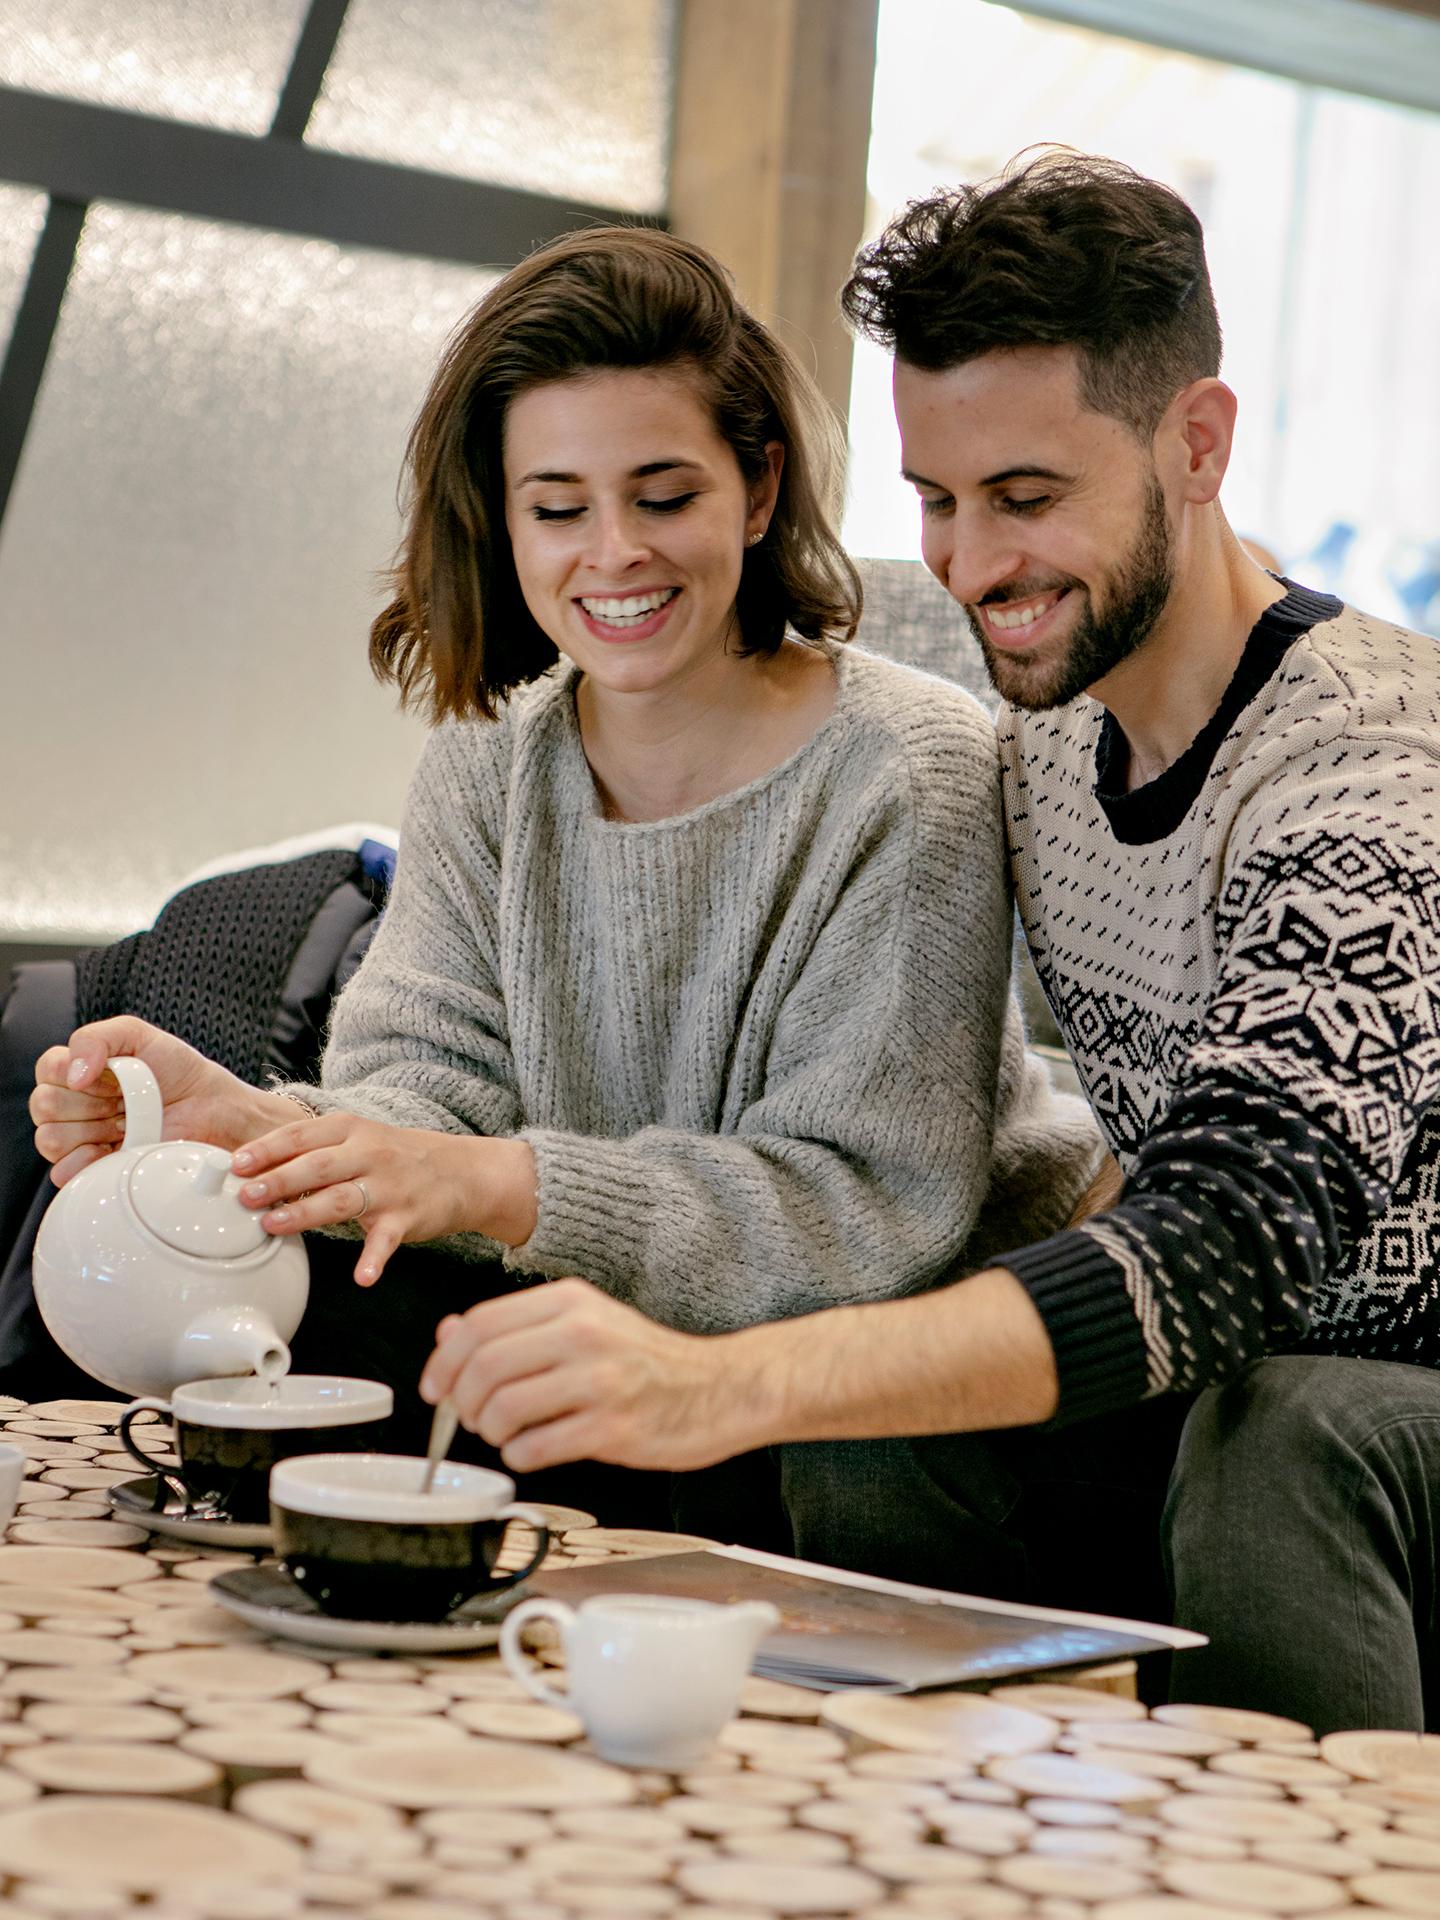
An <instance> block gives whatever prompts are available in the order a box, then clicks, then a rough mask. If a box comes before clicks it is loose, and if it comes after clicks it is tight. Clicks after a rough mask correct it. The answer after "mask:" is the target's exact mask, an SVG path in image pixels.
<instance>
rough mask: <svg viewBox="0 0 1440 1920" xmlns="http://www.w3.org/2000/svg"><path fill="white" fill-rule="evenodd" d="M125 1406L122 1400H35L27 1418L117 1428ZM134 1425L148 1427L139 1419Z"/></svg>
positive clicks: (142, 1419) (144, 1421)
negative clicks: (71, 1421)
mask: <svg viewBox="0 0 1440 1920" xmlns="http://www.w3.org/2000/svg"><path fill="white" fill-rule="evenodd" d="M125 1406H126V1403H125V1401H123V1400H37V1401H36V1402H35V1404H34V1405H33V1406H32V1407H31V1408H30V1409H29V1416H30V1418H31V1419H42V1420H77V1421H79V1422H80V1423H81V1424H82V1425H85V1426H90V1425H93V1426H97V1427H118V1426H119V1424H120V1416H121V1414H122V1413H124V1411H125ZM135 1424H136V1425H137V1426H148V1425H149V1424H150V1423H149V1422H148V1421H146V1420H145V1419H144V1418H143V1417H141V1418H137V1420H136V1422H135ZM156 1424H158V1420H157V1422H156Z"/></svg>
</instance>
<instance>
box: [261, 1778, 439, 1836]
mask: <svg viewBox="0 0 1440 1920" xmlns="http://www.w3.org/2000/svg"><path fill="white" fill-rule="evenodd" d="M232 1805H233V1807H234V1810H235V1812H236V1813H243V1814H244V1816H245V1818H246V1819H247V1820H258V1821H259V1823H260V1825H261V1826H262V1827H277V1828H278V1829H279V1830H280V1831H281V1832H282V1833H293V1834H295V1835H297V1836H298V1837H299V1838H301V1839H305V1840H309V1839H313V1838H314V1837H315V1835H317V1834H321V1833H324V1834H331V1833H335V1832H336V1831H339V1832H343V1833H359V1834H372V1833H374V1832H376V1831H377V1830H379V1831H382V1832H383V1831H385V1830H387V1829H392V1828H393V1829H396V1830H398V1829H399V1827H400V1824H401V1821H400V1815H399V1814H398V1813H397V1812H396V1811H395V1809H394V1808H393V1807H387V1806H385V1805H383V1804H381V1805H378V1806H377V1805H376V1803H375V1802H374V1801H373V1800H361V1799H358V1798H356V1796H355V1795H353V1794H345V1793H334V1792H330V1791H328V1790H327V1789H325V1788H324V1787H317V1786H312V1785H311V1784H310V1783H309V1782H308V1781H305V1780H257V1781H255V1782H254V1784H253V1785H251V1786H248V1787H242V1788H241V1789H240V1791H239V1792H238V1793H237V1794H236V1795H235V1798H234V1801H233V1802H232Z"/></svg>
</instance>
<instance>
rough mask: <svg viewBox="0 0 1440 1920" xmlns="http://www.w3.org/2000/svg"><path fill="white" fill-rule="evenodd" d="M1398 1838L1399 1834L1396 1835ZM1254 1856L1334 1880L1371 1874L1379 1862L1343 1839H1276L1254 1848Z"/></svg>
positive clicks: (1271, 1864) (1274, 1863)
mask: <svg viewBox="0 0 1440 1920" xmlns="http://www.w3.org/2000/svg"><path fill="white" fill-rule="evenodd" d="M1397 1837H1398V1836H1397ZM1255 1858H1256V1859H1257V1860H1262V1861H1263V1862H1264V1863H1265V1865H1266V1866H1267V1867H1291V1868H1293V1869H1294V1871H1295V1872H1296V1873H1318V1874H1328V1875H1329V1877H1330V1878H1331V1879H1332V1880H1349V1879H1350V1878H1352V1876H1353V1875H1355V1874H1357V1873H1369V1872H1370V1871H1371V1870H1372V1869H1373V1868H1374V1867H1375V1866H1376V1865H1377V1864H1378V1863H1377V1862H1376V1860H1375V1858H1374V1856H1373V1854H1369V1853H1363V1852H1362V1851H1361V1850H1360V1849H1359V1848H1358V1847H1355V1846H1352V1845H1350V1844H1349V1843H1347V1842H1345V1841H1340V1840H1310V1841H1305V1840H1288V1841H1287V1840H1273V1841H1265V1842H1264V1843H1262V1844H1261V1845H1260V1846H1258V1847H1256V1849H1255Z"/></svg>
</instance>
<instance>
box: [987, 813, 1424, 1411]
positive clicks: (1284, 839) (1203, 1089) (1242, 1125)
mask: <svg viewBox="0 0 1440 1920" xmlns="http://www.w3.org/2000/svg"><path fill="white" fill-rule="evenodd" d="M1377 798H1379V796H1377V793H1376V791H1375V790H1374V788H1373V786H1370V787H1366V788H1365V789H1364V790H1361V789H1360V788H1359V786H1358V785H1357V784H1356V783H1354V782H1353V781H1352V782H1347V783H1337V785H1336V787H1335V788H1334V789H1333V790H1332V791H1330V792H1328V793H1327V792H1325V791H1324V790H1323V788H1322V789H1317V790H1316V791H1315V792H1313V793H1311V794H1309V795H1307V796H1306V802H1305V805H1304V806H1303V807H1302V808H1297V807H1296V806H1295V805H1294V804H1293V796H1292V800H1291V804H1289V805H1288V806H1286V807H1285V808H1283V809H1282V810H1280V811H1279V812H1278V814H1277V821H1276V823H1274V830H1273V831H1267V830H1266V827H1265V824H1264V823H1263V822H1260V823H1258V824H1256V823H1252V824H1251V828H1250V830H1248V831H1246V832H1243V833H1241V832H1236V833H1234V834H1232V837H1231V844H1232V845H1233V846H1237V848H1238V851H1237V852H1236V854H1235V856H1234V859H1233V863H1231V864H1227V867H1226V871H1225V877H1224V884H1223V887H1222V890H1221V897H1220V899H1219V900H1218V902H1217V903H1216V908H1215V940H1216V946H1217V950H1218V955H1219V964H1218V970H1217V980H1216V990H1215V993H1214V994H1213V996H1212V998H1211V1000H1210V1003H1209V1006H1208V1008H1207V1011H1206V1015H1205V1019H1204V1022H1203V1025H1202V1027H1201V1031H1200V1034H1199V1036H1198V1039H1197V1041H1196V1043H1195V1044H1194V1045H1193V1047H1192V1048H1191V1049H1190V1051H1189V1054H1188V1057H1187V1058H1186V1059H1185V1061H1184V1062H1183V1065H1182V1066H1181V1068H1180V1070H1179V1071H1178V1072H1177V1074H1176V1076H1175V1081H1174V1094H1173V1098H1172V1099H1171V1101H1170V1104H1169V1106H1168V1109H1167V1110H1166V1111H1165V1112H1164V1114H1163V1116H1162V1118H1161V1119H1160V1121H1159V1122H1158V1123H1157V1124H1156V1125H1155V1126H1154V1127H1152V1129H1151V1130H1150V1132H1149V1133H1148V1135H1147V1137H1146V1139H1145V1141H1144V1143H1143V1145H1142V1146H1141V1148H1140V1149H1139V1151H1138V1152H1137V1154H1136V1155H1135V1157H1134V1160H1133V1163H1132V1165H1131V1167H1130V1169H1129V1177H1128V1179H1127V1182H1126V1186H1125V1190H1124V1193H1123V1195H1122V1197H1121V1200H1120V1203H1119V1204H1118V1205H1117V1206H1116V1207H1115V1208H1114V1209H1112V1210H1111V1211H1110V1212H1108V1213H1106V1214H1104V1215H1102V1216H1101V1217H1099V1218H1098V1219H1096V1220H1094V1221H1090V1222H1087V1223H1086V1224H1085V1225H1084V1226H1083V1227H1079V1228H1075V1229H1071V1230H1068V1231H1066V1232H1064V1233H1061V1234H1058V1235H1056V1236H1054V1237H1053V1238H1052V1239H1050V1240H1047V1241H1044V1242H1042V1243H1040V1244H1039V1245H1036V1246H1031V1247H1027V1248H1025V1249H1023V1250H1022V1251H1020V1252H1017V1253H1014V1254H1010V1255H1006V1256H1005V1257H1004V1258H1003V1259H1002V1260H1000V1261H998V1262H997V1264H998V1265H1001V1266H1004V1267H1007V1268H1008V1269H1009V1270H1010V1271H1011V1272H1013V1273H1014V1274H1016V1276H1017V1277H1018V1278H1019V1279H1020V1281H1021V1282H1022V1284H1023V1285H1024V1286H1025V1287H1026V1289H1027V1290H1028V1291H1029V1293H1030V1295H1031V1298H1032V1299H1033V1300H1034V1302H1035V1305H1036V1306H1037V1308H1038V1309H1039V1311H1040V1313H1041V1315H1042V1316H1043V1318H1044V1320H1045V1322H1046V1326H1047V1330H1048V1332H1049V1334H1050V1338H1051V1341H1052V1343H1053V1346H1054V1349H1055V1355H1056V1360H1057V1364H1058V1368H1059V1374H1060V1396H1061V1397H1060V1417H1061V1418H1062V1419H1075V1418H1082V1417H1085V1416H1089V1415H1093V1414H1097V1413H1101V1412H1104V1411H1106V1410H1107V1409H1109V1408H1112V1407H1117V1406H1122V1405H1125V1404H1128V1403H1129V1402H1131V1401H1133V1400H1136V1399H1139V1398H1143V1397H1145V1396H1148V1395H1152V1394H1157V1393H1163V1392H1166V1391H1171V1390H1188V1389H1193V1388H1197V1387H1203V1386H1206V1385H1209V1384H1210V1383H1212V1382H1214V1381H1217V1380H1221V1379H1223V1378H1225V1377H1227V1376H1228V1375H1230V1374H1232V1373H1234V1372H1235V1371H1237V1370H1238V1369H1239V1368H1241V1367H1242V1366H1244V1365H1245V1364H1246V1363H1248V1362H1249V1361H1251V1360H1254V1359H1256V1358H1258V1357H1260V1356H1261V1355H1263V1354H1265V1353H1267V1352H1271V1351H1274V1350H1276V1349H1283V1348H1286V1347H1293V1346H1295V1345H1296V1344H1298V1343H1299V1342H1300V1341H1301V1340H1303V1338H1304V1335H1305V1333H1306V1330H1307V1327H1308V1324H1309V1303H1310V1301H1311V1299H1312V1296H1313V1294H1314V1292H1315V1290H1316V1288H1317V1286H1319V1285H1320V1284H1321V1283H1322V1282H1323V1281H1324V1280H1325V1279H1326V1278H1327V1276H1328V1275H1330V1274H1332V1273H1334V1272H1335V1270H1336V1269H1337V1268H1338V1267H1339V1266H1340V1265H1341V1264H1342V1263H1343V1262H1344V1261H1345V1260H1346V1259H1347V1257H1348V1255H1349V1254H1350V1252H1351V1251H1352V1250H1353V1248H1354V1247H1355V1245H1356V1243H1357V1242H1358V1240H1359V1239H1360V1238H1361V1236H1362V1235H1363V1234H1364V1233H1365V1232H1366V1231H1367V1230H1368V1229H1369V1227H1370V1226H1371V1224H1372V1223H1373V1221H1374V1220H1375V1218H1376V1216H1377V1215H1378V1214H1379V1213H1381V1212H1382V1211H1383V1210H1384V1209H1385V1207H1386V1205H1387V1202H1388V1199H1389V1196H1390V1195H1391V1193H1392V1192H1393V1190H1394V1188H1395V1185H1396V1182H1397V1180H1398V1179H1399V1178H1400V1174H1401V1169H1402V1167H1403V1165H1404V1163H1405V1161H1406V1157H1407V1155H1408V1154H1409V1153H1410V1150H1411V1147H1412V1144H1413V1143H1414V1140H1415V1135H1416V1131H1417V1128H1418V1127H1419V1126H1420V1124H1421V1122H1422V1120H1423V1119H1424V1117H1425V1115H1426V1112H1427V1109H1429V1108H1430V1107H1431V1106H1432V1105H1433V1104H1435V1102H1436V1099H1437V1094H1440V881H1437V874H1440V839H1437V834H1440V823H1431V822H1429V821H1424V820H1422V821H1420V822H1419V823H1417V824H1415V825H1412V826H1410V827H1407V828H1401V829H1399V830H1397V826H1398V821H1399V820H1403V819H1404V818H1405V815H1404V813H1403V811H1402V812H1401V813H1400V814H1399V816H1398V820H1397V816H1396V815H1395V814H1394V813H1392V812H1391V811H1390V810H1389V809H1388V808H1386V807H1385V806H1384V805H1383V799H1382V800H1381V802H1380V804H1377Z"/></svg>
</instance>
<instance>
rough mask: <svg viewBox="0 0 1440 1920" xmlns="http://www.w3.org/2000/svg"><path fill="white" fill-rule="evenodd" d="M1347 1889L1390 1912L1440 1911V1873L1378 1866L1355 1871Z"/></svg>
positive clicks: (1424, 1912) (1430, 1912) (1423, 1912)
mask: <svg viewBox="0 0 1440 1920" xmlns="http://www.w3.org/2000/svg"><path fill="white" fill-rule="evenodd" d="M1350 1891H1351V1892H1352V1893H1356V1894H1358V1895H1359V1896H1360V1898H1361V1899H1362V1900H1367V1901H1369V1903H1370V1905H1371V1906H1372V1907H1383V1908H1385V1909H1386V1910H1387V1911H1388V1912H1390V1913H1422V1914H1426V1915H1428V1916H1430V1920H1433V1916H1434V1915H1435V1914H1437V1913H1440V1873H1423V1872H1421V1873H1416V1872H1408V1871H1407V1870H1406V1869H1405V1868H1403V1867H1381V1868H1379V1869H1377V1870H1376V1871H1375V1872H1374V1873H1362V1874H1357V1875H1356V1877H1355V1878H1354V1879H1353V1880H1352V1881H1351V1882H1350Z"/></svg>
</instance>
